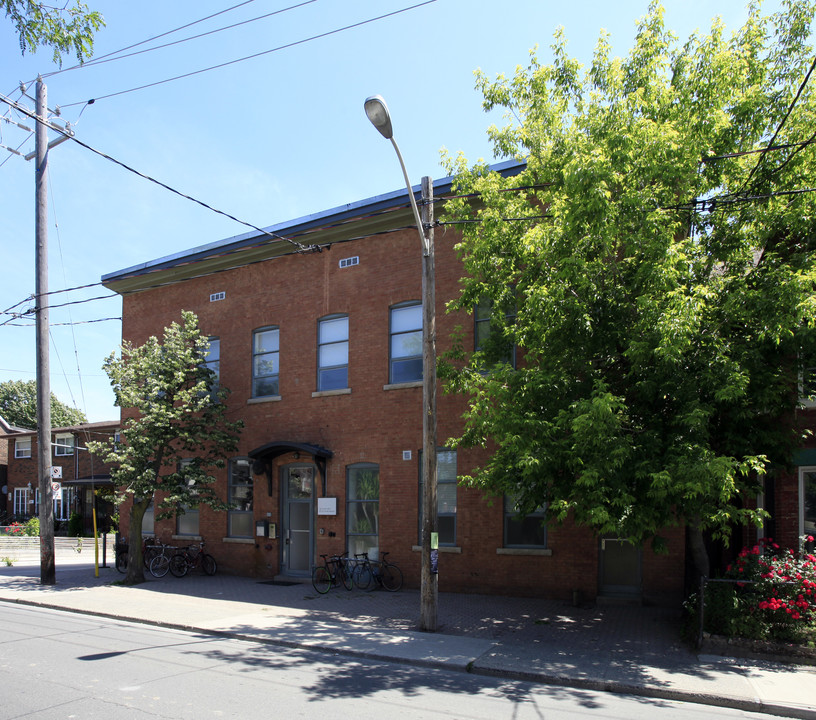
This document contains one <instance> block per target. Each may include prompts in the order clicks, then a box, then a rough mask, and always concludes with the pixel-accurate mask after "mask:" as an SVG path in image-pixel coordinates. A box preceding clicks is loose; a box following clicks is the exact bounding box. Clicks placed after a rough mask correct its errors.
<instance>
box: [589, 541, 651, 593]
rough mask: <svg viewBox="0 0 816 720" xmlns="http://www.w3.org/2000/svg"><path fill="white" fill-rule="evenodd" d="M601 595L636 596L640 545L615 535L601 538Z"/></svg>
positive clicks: (639, 586)
mask: <svg viewBox="0 0 816 720" xmlns="http://www.w3.org/2000/svg"><path fill="white" fill-rule="evenodd" d="M599 557H600V568H599V573H600V581H599V585H600V587H599V590H600V594H601V595H628V596H636V595H640V592H641V553H640V547H638V546H637V545H633V544H632V543H630V542H629V541H628V540H621V539H620V538H616V537H605V538H601V552H600V556H599Z"/></svg>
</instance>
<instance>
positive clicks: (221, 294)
mask: <svg viewBox="0 0 816 720" xmlns="http://www.w3.org/2000/svg"><path fill="white" fill-rule="evenodd" d="M225 297H227V293H225V292H217V293H213V294H212V295H210V302H218V301H219V300H223V299H224V298H225Z"/></svg>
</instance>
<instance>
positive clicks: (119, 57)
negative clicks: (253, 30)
mask: <svg viewBox="0 0 816 720" xmlns="http://www.w3.org/2000/svg"><path fill="white" fill-rule="evenodd" d="M251 1H254V0H251ZM313 2H317V0H305V2H302V3H299V4H298V5H291V6H290V7H287V8H283V9H282V10H275V11H273V12H270V13H266V14H265V15H258V17H254V18H250V19H249V20H242V21H241V22H237V23H233V24H232V25H225V26H223V27H220V28H216V29H215V30H208V31H207V32H204V33H199V34H198V35H191V36H190V37H186V38H182V39H181V40H174V41H173V42H169V43H164V44H163V45H156V46H154V47H149V48H145V49H144V50H136V51H135V52H132V53H127V54H126V55H117V56H116V57H108V56H107V55H105V56H102V57H100V58H99V59H98V60H92V61H90V62H87V63H84V64H83V65H74V67H72V68H68V69H69V70H74V69H75V68H80V67H82V68H86V67H96V66H97V65H103V64H105V63H109V62H115V61H117V60H124V59H125V58H130V57H135V56H136V55H143V54H144V53H149V52H153V51H154V50H162V49H164V48H168V47H172V46H173V45H180V44H181V43H185V42H190V41H191V40H198V39H199V38H203V37H207V36H208V35H215V34H216V33H220V32H224V31H225V30H232V29H233V28H237V27H240V26H241V25H248V24H249V23H253V22H257V21H258V20H265V19H266V18H269V17H272V16H273V15H280V14H281V13H284V12H288V11H289V10H295V9H297V8H300V7H303V6H304V5H309V4H311V3H313ZM210 17H214V16H210ZM171 32H175V31H171ZM153 39H155V38H153ZM145 42H149V41H145ZM139 44H142V43H139ZM133 47H135V46H133ZM119 52H123V51H121V50H120V51H119ZM113 54H114V53H111V55H113ZM103 58H104V59H103ZM57 72H59V71H57ZM51 74H52V75H54V74H56V73H51ZM43 77H44V78H45V77H48V76H47V75H44V76H43ZM97 99H99V98H97ZM60 107H69V106H68V105H62V106H60Z"/></svg>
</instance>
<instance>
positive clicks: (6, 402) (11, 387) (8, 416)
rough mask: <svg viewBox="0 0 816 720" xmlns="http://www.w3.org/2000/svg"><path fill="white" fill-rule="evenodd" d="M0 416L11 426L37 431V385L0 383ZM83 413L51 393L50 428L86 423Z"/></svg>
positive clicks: (31, 382) (17, 382) (17, 381)
mask: <svg viewBox="0 0 816 720" xmlns="http://www.w3.org/2000/svg"><path fill="white" fill-rule="evenodd" d="M0 415H2V417H3V418H4V419H5V420H6V422H7V423H9V424H11V425H16V426H17V427H21V428H27V429H29V430H36V429H37V383H36V382H35V381H34V380H28V381H25V380H8V381H6V382H2V383H0ZM87 421H88V420H87V418H86V417H85V413H84V412H82V411H81V410H78V409H77V408H72V407H69V406H68V405H65V404H64V403H62V402H60V401H59V400H58V399H57V396H56V395H54V393H51V427H70V426H72V425H79V424H80V423H84V422H87Z"/></svg>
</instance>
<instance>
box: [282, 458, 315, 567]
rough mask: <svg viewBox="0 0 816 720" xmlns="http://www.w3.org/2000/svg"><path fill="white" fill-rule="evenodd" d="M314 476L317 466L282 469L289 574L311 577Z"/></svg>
mask: <svg viewBox="0 0 816 720" xmlns="http://www.w3.org/2000/svg"><path fill="white" fill-rule="evenodd" d="M314 477H315V470H314V465H289V466H287V467H284V468H283V470H282V478H281V488H282V491H283V498H282V505H281V507H282V509H283V512H282V518H281V522H282V525H283V534H282V538H283V544H282V552H283V557H282V558H281V566H282V569H283V572H284V573H285V574H287V575H303V576H308V575H310V574H311V572H312V558H313V555H314V550H313V547H314V545H313V542H314V541H313V530H314V500H313V498H314Z"/></svg>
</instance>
